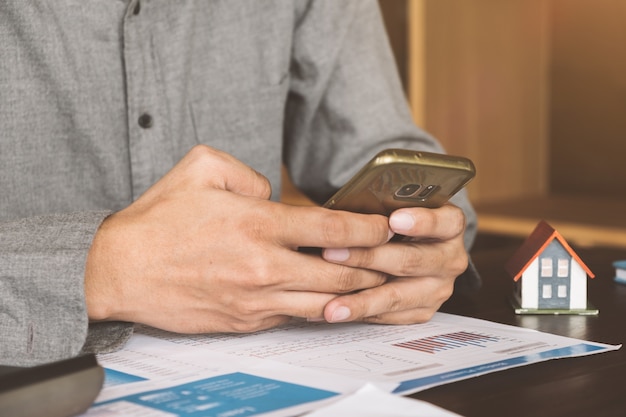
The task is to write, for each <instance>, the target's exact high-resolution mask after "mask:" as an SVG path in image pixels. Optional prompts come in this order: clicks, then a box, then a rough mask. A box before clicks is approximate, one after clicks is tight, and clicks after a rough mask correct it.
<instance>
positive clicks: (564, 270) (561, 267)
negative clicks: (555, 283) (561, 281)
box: [556, 259, 569, 277]
mask: <svg viewBox="0 0 626 417" xmlns="http://www.w3.org/2000/svg"><path fill="white" fill-rule="evenodd" d="M556 274H557V276H559V277H566V276H568V275H569V260H568V259H559V261H558V267H557V272H556Z"/></svg>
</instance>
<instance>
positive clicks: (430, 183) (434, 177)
mask: <svg viewBox="0 0 626 417" xmlns="http://www.w3.org/2000/svg"><path fill="white" fill-rule="evenodd" d="M474 175H475V168H474V164H473V163H472V161H471V160H469V159H467V158H463V157H457V156H451V155H445V154H436V153H430V152H420V151H410V150H403V149H389V150H386V151H383V152H381V153H379V154H378V155H376V156H375V157H374V158H373V159H372V160H371V161H370V162H369V163H368V164H367V165H365V166H364V167H363V168H362V169H361V170H360V171H359V172H358V173H357V174H356V175H355V176H354V177H353V178H352V179H351V180H350V181H349V182H348V183H347V184H346V185H345V186H344V187H342V188H341V189H340V190H339V191H338V192H337V193H336V194H335V195H334V196H333V197H331V198H330V199H329V200H328V201H327V202H326V204H324V207H328V208H332V209H336V210H348V211H353V212H359V213H368V214H385V215H389V214H390V213H391V212H392V211H394V210H396V209H398V208H401V207H415V206H419V207H431V208H432V207H439V206H441V205H443V204H444V203H445V202H446V201H448V199H449V198H450V197H452V196H453V195H454V194H455V193H456V192H458V191H459V190H460V189H461V188H463V187H464V186H465V185H466V184H467V183H468V182H469V181H470V180H471V179H472V178H473V177H474Z"/></svg>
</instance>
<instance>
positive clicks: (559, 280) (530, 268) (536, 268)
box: [505, 221, 597, 314]
mask: <svg viewBox="0 0 626 417" xmlns="http://www.w3.org/2000/svg"><path fill="white" fill-rule="evenodd" d="M505 269H506V271H507V272H508V274H509V275H510V276H511V277H512V278H513V280H514V281H515V282H516V290H515V297H514V305H515V307H516V313H518V314H523V313H526V314H541V313H543V314H561V313H564V314H568V313H569V314H597V310H594V309H590V308H588V304H587V276H589V277H590V278H593V277H594V274H593V273H592V272H591V271H590V270H589V268H588V267H587V266H586V265H585V264H584V263H583V262H582V260H581V259H580V258H579V257H578V255H576V253H575V252H574V251H573V250H572V248H571V247H570V246H569V245H568V244H567V242H566V241H565V239H564V238H563V236H561V234H560V233H559V232H557V231H556V230H555V229H554V228H552V226H550V225H549V224H548V223H546V222H545V221H541V222H539V224H538V225H537V227H536V228H535V230H534V231H533V232H532V233H531V234H530V236H528V238H527V239H526V241H525V242H524V243H523V244H522V246H520V247H519V248H518V250H517V251H516V252H515V254H514V255H513V256H512V257H511V259H509V261H508V262H507V264H506V265H505Z"/></svg>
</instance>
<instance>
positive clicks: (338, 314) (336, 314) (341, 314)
mask: <svg viewBox="0 0 626 417" xmlns="http://www.w3.org/2000/svg"><path fill="white" fill-rule="evenodd" d="M350 314H351V313H350V309H349V308H348V307H343V306H342V307H337V308H336V309H335V311H333V314H332V316H331V317H330V322H331V323H335V322H338V321H344V320H346V319H347V318H349V317H350Z"/></svg>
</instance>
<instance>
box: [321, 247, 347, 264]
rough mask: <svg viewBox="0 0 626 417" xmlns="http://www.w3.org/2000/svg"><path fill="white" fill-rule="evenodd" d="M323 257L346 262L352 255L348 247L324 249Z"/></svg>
mask: <svg viewBox="0 0 626 417" xmlns="http://www.w3.org/2000/svg"><path fill="white" fill-rule="evenodd" d="M323 257H324V259H326V260H327V261H332V262H344V261H347V260H348V258H349V257H350V251H349V250H348V249H324V252H323Z"/></svg>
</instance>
